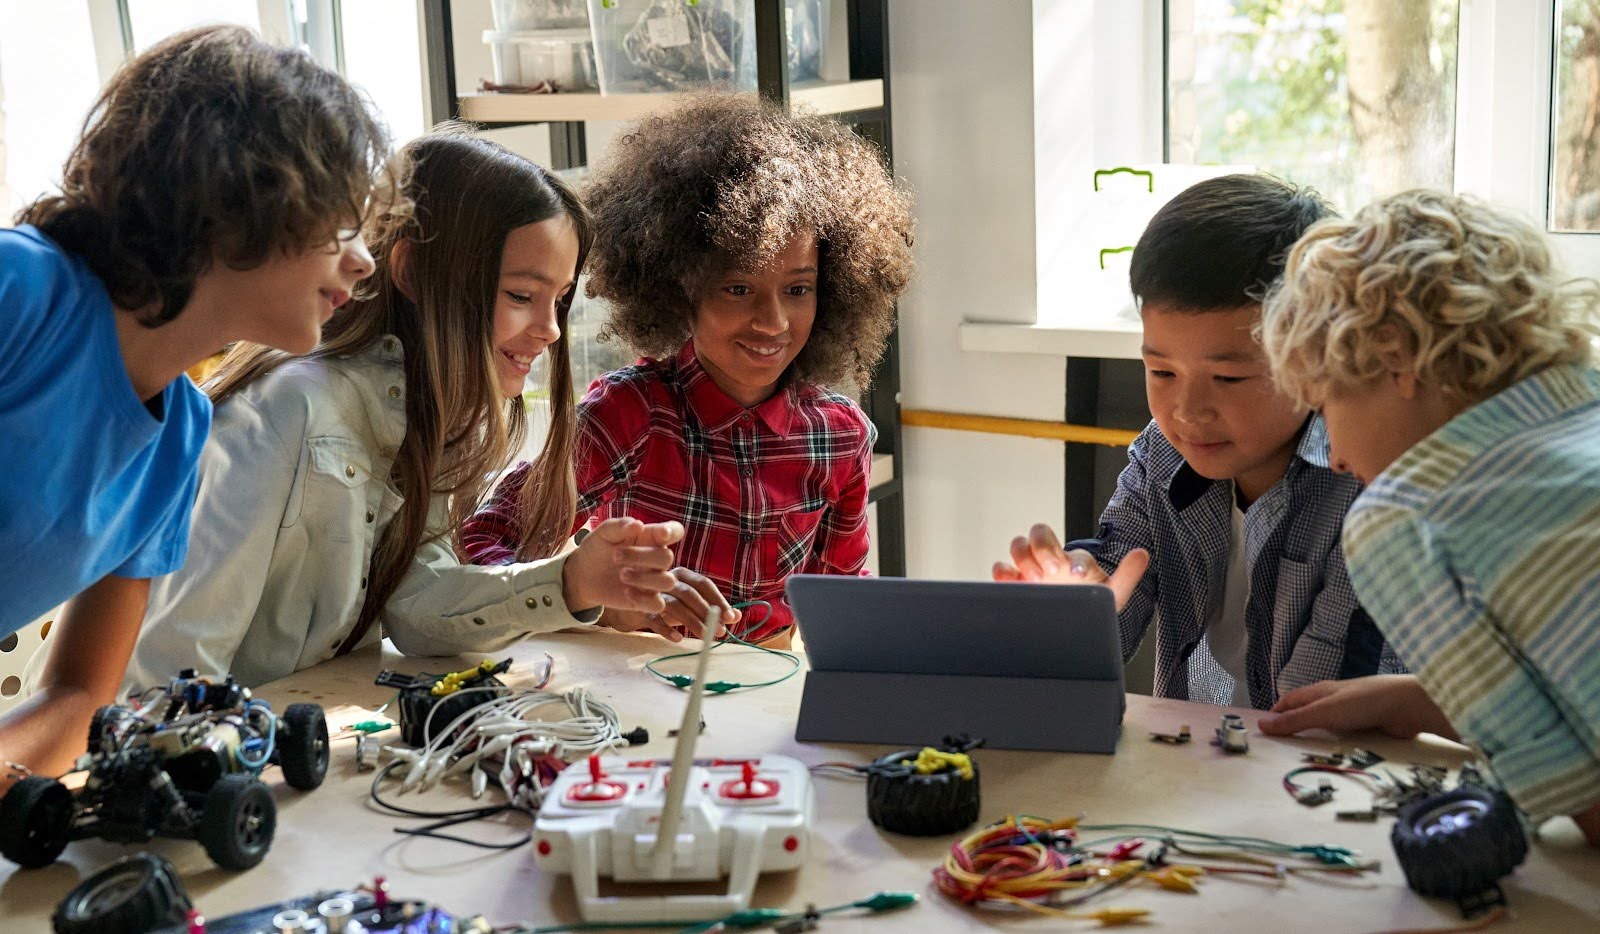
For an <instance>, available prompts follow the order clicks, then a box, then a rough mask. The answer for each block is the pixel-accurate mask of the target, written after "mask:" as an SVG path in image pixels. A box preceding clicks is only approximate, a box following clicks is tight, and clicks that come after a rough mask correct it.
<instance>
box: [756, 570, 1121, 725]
mask: <svg viewBox="0 0 1600 934" xmlns="http://www.w3.org/2000/svg"><path fill="white" fill-rule="evenodd" d="M787 590H788V595H789V603H790V605H791V606H792V607H793V609H794V613H795V619H796V622H797V624H798V625H799V628H800V633H801V636H802V638H803V639H804V641H805V648H806V654H807V656H808V658H809V661H810V670H809V671H808V672H807V674H806V684H805V689H804V694H803V695H802V699H801V704H800V716H799V720H798V722H797V724H796V729H795V738H796V739H798V740H800V741H802V742H865V743H897V744H912V745H932V744H936V743H937V742H938V741H939V740H940V739H941V738H942V737H944V736H945V735H947V734H953V733H967V734H969V735H971V736H974V737H982V738H983V739H984V740H985V742H986V743H987V745H989V746H992V747H996V748H1000V749H1041V750H1055V751H1061V752H1112V751H1113V750H1114V749H1115V748H1116V744H1117V739H1118V737H1119V736H1120V734H1121V728H1122V713H1123V707H1124V704H1125V698H1124V693H1123V691H1124V689H1123V681H1122V650H1121V642H1120V637H1119V635H1118V631H1117V615H1116V605H1115V601H1114V599H1113V597H1112V594H1111V590H1110V588H1107V587H1102V586H1065V585H1049V584H1017V583H997V582H987V581H941V580H913V579H907V578H888V577H881V578H880V577H843V576H830V575H808V574H798V575H795V576H793V577H791V578H789V582H788V587H787Z"/></svg>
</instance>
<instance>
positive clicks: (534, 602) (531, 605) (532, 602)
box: [524, 597, 539, 610]
mask: <svg viewBox="0 0 1600 934" xmlns="http://www.w3.org/2000/svg"><path fill="white" fill-rule="evenodd" d="M524 602H525V603H527V604H528V609H530V610H537V609H538V608H539V601H538V600H535V599H534V598H532V597H529V598H528V599H527V600H525V601H524Z"/></svg>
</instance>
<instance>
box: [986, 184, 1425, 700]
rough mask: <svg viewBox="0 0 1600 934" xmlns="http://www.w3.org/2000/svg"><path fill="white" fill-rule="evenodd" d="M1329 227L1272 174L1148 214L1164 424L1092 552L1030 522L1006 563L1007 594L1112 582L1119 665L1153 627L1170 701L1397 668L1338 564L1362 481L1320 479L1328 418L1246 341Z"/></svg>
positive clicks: (1139, 266) (1142, 268) (1199, 192)
mask: <svg viewBox="0 0 1600 934" xmlns="http://www.w3.org/2000/svg"><path fill="white" fill-rule="evenodd" d="M1328 213H1329V212H1328V208H1327V206H1326V205H1325V204H1324V203H1323V202H1322V201H1321V200H1320V199H1319V198H1318V197H1317V196H1316V195H1315V194H1314V193H1312V192H1310V191H1306V190H1303V189H1297V188H1294V187H1292V186H1290V185H1287V184H1285V183H1283V182H1280V181H1278V180H1276V179H1273V178H1269V177H1267V176H1263V175H1228V176H1224V177H1221V178H1214V179H1210V180H1207V181H1204V182H1201V183H1199V184H1197V185H1195V186H1193V187H1192V188H1189V189H1188V190H1186V191H1184V192H1182V193H1181V194H1179V195H1178V196H1177V197H1176V198H1174V199H1173V200H1172V201H1171V202H1170V203H1168V204H1167V205H1166V206H1165V207H1163V208H1162V209H1161V210H1160V211H1159V212H1157V213H1156V215H1155V217H1154V218H1152V219H1151V221H1150V224H1149V226H1148V227H1147V228H1146V229H1145V232H1144V234H1143V235H1142V236H1141V237H1140V238H1139V243H1138V245H1137V246H1135V247H1134V252H1133V264H1132V269H1131V272H1130V281H1131V285H1132V287H1133V294H1134V297H1135V298H1136V299H1137V300H1138V303H1139V313H1140V317H1141V318H1142V320H1143V323H1144V341H1143V348H1142V349H1143V357H1144V367H1145V391H1146V393H1147V395H1148V397H1149V403H1150V410H1151V413H1152V414H1153V415H1154V420H1153V421H1152V422H1151V423H1150V425H1149V426H1148V427H1146V428H1145V430H1144V431H1143V432H1142V433H1141V434H1140V435H1139V437H1138V439H1137V440H1135V441H1134V443H1133V444H1132V446H1131V447H1130V448H1129V449H1128V466H1127V468H1126V469H1124V470H1123V472H1122V474H1121V476H1120V477H1118V479H1117V490H1116V492H1115V493H1114V494H1113V495H1112V497H1111V501H1110V503H1109V504H1107V506H1106V509H1105V512H1104V513H1103V514H1102V515H1101V521H1100V531H1099V534H1098V535H1097V536H1096V537H1095V538H1093V539H1090V540H1086V541H1082V542H1074V543H1071V544H1070V545H1069V546H1068V547H1066V548H1064V547H1063V546H1062V545H1061V543H1060V542H1059V540H1058V539H1057V538H1056V535H1055V533H1054V532H1053V531H1051V529H1050V527H1049V526H1047V525H1036V526H1034V527H1033V529H1032V530H1031V532H1030V534H1029V535H1028V536H1027V537H1026V538H1023V537H1018V538H1017V539H1015V540H1014V541H1013V542H1012V544H1011V561H1010V562H1001V563H998V564H996V565H995V571H994V574H995V578H996V579H998V580H1026V581H1044V582H1056V583H1068V584H1076V583H1096V582H1105V583H1109V584H1110V586H1111V587H1112V589H1113V590H1114V591H1115V592H1116V597H1117V608H1118V622H1119V625H1120V627H1121V632H1122V651H1123V657H1124V659H1127V658H1131V657H1132V656H1133V654H1134V652H1135V651H1136V650H1137V649H1138V647H1139V644H1140V643H1141V642H1142V641H1143V640H1144V638H1145V637H1146V635H1147V633H1148V631H1149V629H1150V626H1151V623H1152V622H1155V623H1156V684H1155V688H1156V693H1157V694H1158V695H1160V696H1163V697H1177V698H1184V699H1189V700H1198V701H1205V702H1208V703H1214V704H1223V705H1228V706H1234V707H1256V708H1260V709H1266V708H1269V707H1271V706H1272V705H1273V704H1274V703H1275V702H1276V701H1277V699H1278V697H1279V696H1280V695H1282V694H1283V693H1285V692H1287V691H1292V690H1294V689H1295V688H1298V687H1301V686H1303V685H1307V684H1312V683H1315V682H1318V681H1322V680H1324V679H1328V678H1349V677H1354V676H1357V675H1368V674H1375V673H1378V672H1387V671H1399V670H1402V669H1401V665H1400V661H1399V659H1398V658H1397V657H1396V656H1395V655H1394V653H1393V652H1392V651H1390V650H1389V648H1388V646H1387V645H1385V644H1384V641H1383V638H1382V636H1381V635H1379V633H1378V631H1377V629H1376V628H1375V627H1374V626H1373V624H1372V620H1371V619H1370V618H1368V616H1367V614H1366V613H1365V612H1364V611H1363V610H1362V608H1361V605H1360V603H1359V602H1358V601H1357V600H1356V596H1355V593H1354V592H1353V591H1352V590H1351V588H1350V581H1349V577H1348V576H1347V575H1346V573H1345V568H1344V558H1343V555H1342V554H1341V553H1340V551H1339V533H1340V529H1341V527H1342V524H1343V519H1344V512H1345V509H1346V508H1347V507H1348V506H1349V504H1350V502H1351V501H1352V500H1354V499H1355V497H1356V494H1357V493H1358V492H1359V490H1360V487H1359V484H1358V483H1357V482H1356V481H1355V479H1354V478H1351V477H1345V476H1339V475H1337V474H1335V473H1334V472H1333V471H1332V470H1330V469H1329V467H1328V441H1327V435H1326V432H1325V431H1324V428H1323V425H1322V421H1321V419H1319V418H1317V417H1316V416H1315V415H1314V414H1313V413H1312V411H1311V409H1310V408H1309V407H1308V406H1306V405H1304V404H1303V403H1300V402H1297V401H1295V400H1293V399H1291V398H1289V397H1288V396H1285V395H1283V394H1282V393H1280V392H1278V390H1277V389H1276V388H1275V387H1274V386H1273V384H1272V380H1271V376H1270V373H1269V371H1268V369H1267V364H1266V358H1265V357H1264V356H1263V354H1262V352H1261V347H1260V345H1259V344H1258V343H1257V342H1256V339H1255V337H1254V329H1255V327H1256V324H1257V321H1258V320H1259V318H1260V313H1261V298H1262V296H1263V295H1264V294H1265V293H1266V291H1267V289H1268V287H1269V286H1271V285H1272V283H1273V282H1275V281H1276V280H1277V279H1278V276H1279V275H1280V273H1281V272H1282V269H1283V257H1284V255H1285V254H1286V253H1287V252H1288V250H1289V247H1290V246H1291V245H1292V244H1293V243H1294V242H1295V240H1296V239H1298V238H1299V236H1300V234H1301V233H1302V232H1304V231H1305V229H1306V228H1307V227H1309V226H1311V225H1312V224H1313V223H1315V222H1316V221H1317V220H1319V219H1321V218H1322V217H1324V216H1326V215H1327V214H1328ZM1069 549H1070V550H1069Z"/></svg>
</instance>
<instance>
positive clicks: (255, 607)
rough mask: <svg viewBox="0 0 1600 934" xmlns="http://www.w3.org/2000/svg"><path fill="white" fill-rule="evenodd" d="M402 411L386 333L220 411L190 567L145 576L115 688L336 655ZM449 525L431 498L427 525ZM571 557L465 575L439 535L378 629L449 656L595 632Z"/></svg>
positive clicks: (387, 491) (247, 672) (271, 379)
mask: <svg viewBox="0 0 1600 934" xmlns="http://www.w3.org/2000/svg"><path fill="white" fill-rule="evenodd" d="M405 413H406V409H405V379H404V370H403V366H402V350H401V347H400V342H399V341H398V340H397V339H396V338H394V337H392V336H391V337H385V338H384V339H383V340H382V341H380V342H379V344H378V345H377V346H375V347H374V348H372V349H371V350H369V351H366V352H363V353H361V354H356V355H352V356H349V357H340V358H326V359H320V360H304V359H303V360H295V361H291V362H289V363H286V364H284V365H283V366H280V367H279V368H278V369H276V370H274V371H273V372H272V373H270V374H268V375H267V376H265V377H263V378H261V379H259V380H257V381H255V382H254V383H252V384H251V385H249V386H248V387H246V388H245V389H243V390H241V391H240V392H239V393H237V394H236V395H234V396H231V397H230V398H228V399H227V400H225V401H224V402H223V403H222V404H221V405H219V406H217V408H216V414H215V418H214V420H213V422H212V428H211V437H210V439H209V440H208V441H207V442H206V446H205V451H204V453H203V455H202V456H201V464H200V492H199V498H198V500H197V502H196V503H195V509H194V518H193V520H192V524H191V527H190V536H191V537H190V544H189V557H188V560H187V561H186V562H185V564H184V566H183V568H182V570H180V571H178V572H177V573H175V574H171V575H169V576H167V577H163V578H158V579H157V580H155V581H154V582H153V584H152V588H151V592H150V609H149V612H148V613H147V614H146V617H145V623H144V628H143V630H142V631H141V633H140V636H139V642H138V646H137V647H136V648H135V650H134V653H133V659H132V661H131V662H130V664H129V667H128V674H127V678H126V681H125V684H124V687H125V688H127V689H129V690H133V689H139V688H145V687H150V686H153V685H158V684H165V683H166V682H167V680H168V679H170V678H171V677H173V675H175V674H176V673H177V672H178V670H179V669H182V668H188V667H192V668H196V669H198V670H199V671H200V672H201V673H202V674H221V673H223V672H228V671H232V672H233V674H234V675H235V676H236V677H237V678H238V679H239V681H240V682H241V683H243V684H246V685H250V686H254V685H258V684H261V683H263V682H266V681H271V680H273V679H275V678H281V677H283V676H284V675H287V674H289V673H291V672H293V671H297V670H299V669H301V668H307V667H309V666H311V665H315V664H317V663H318V662H322V661H326V660H327V659H330V658H332V657H333V656H334V650H335V648H336V647H337V646H338V645H339V644H340V643H341V642H342V641H343V640H344V639H345V637H346V636H348V635H349V634H350V632H351V631H352V630H353V629H354V627H355V622H356V617H357V615H358V614H359V612H360V609H361V602H362V599H363V597H364V596H365V593H366V590H365V588H366V583H367V580H366V574H367V569H368V566H369V565H370V563H371V560H372V550H373V547H374V544H375V543H376V541H377V539H378V536H379V534H380V533H381V532H382V530H383V529H384V527H385V526H386V525H387V524H388V523H389V521H390V520H391V519H393V518H394V516H395V514H396V512H397V511H398V510H399V508H400V504H401V496H400V494H399V492H398V491H397V490H396V489H395V487H394V485H393V484H392V483H391V482H390V480H389V475H390V470H391V468H392V466H393V463H394V457H395V452H396V451H397V450H398V449H399V447H400V441H401V439H402V438H403V437H404V435H405V418H406V414H405ZM448 516H449V508H448V502H447V498H446V497H444V496H435V497H434V498H433V502H432V503H431V504H430V508H429V526H430V529H432V530H435V531H437V530H439V529H440V528H441V527H442V526H444V525H445V524H446V523H447V522H448ZM565 561H566V557H565V556H564V555H563V556H558V557H555V558H551V559H548V560H545V561H536V562H530V563H526V564H511V565H504V566H500V567H480V566H476V565H470V564H468V565H464V564H462V563H461V562H460V561H458V560H457V558H456V555H455V553H454V552H453V551H452V549H451V547H450V541H449V536H448V535H445V536H443V537H440V538H436V539H434V540H432V541H429V542H427V543H426V544H424V545H423V546H422V547H421V548H420V549H419V550H418V551H417V554H416V557H415V559H414V561H413V562H412V566H411V570H410V571H409V572H408V573H407V574H406V576H405V578H404V579H403V580H402V581H401V583H400V586H399V588H398V589H397V590H396V591H395V593H394V595H393V596H392V597H391V598H390V599H389V603H388V605H387V606H386V607H384V610H383V613H382V616H381V618H380V621H381V624H382V634H383V635H385V636H387V637H389V638H390V639H391V640H393V642H394V645H395V647H396V648H398V649H399V650H400V651H402V652H404V653H406V654H407V655H455V654H459V653H462V652H493V651H496V650H498V649H500V648H502V647H504V646H505V645H507V644H509V643H511V642H512V641H514V640H516V639H518V638H520V637H522V636H524V635H527V634H528V633H533V632H548V631H552V630H556V629H563V628H567V627H572V626H581V625H584V624H587V623H592V622H594V620H596V619H598V618H599V611H598V610H590V611H585V612H584V613H583V614H582V617H581V618H580V617H576V616H574V615H573V614H572V613H571V612H570V611H569V610H568V608H567V605H566V600H565V599H564V597H563V595H562V589H561V571H562V567H563V566H564V563H565ZM378 629H379V627H377V626H374V627H373V628H372V630H371V631H369V632H368V633H367V635H366V637H365V638H364V639H363V644H365V643H367V642H371V641H374V640H376V639H377V638H378V636H379V631H378Z"/></svg>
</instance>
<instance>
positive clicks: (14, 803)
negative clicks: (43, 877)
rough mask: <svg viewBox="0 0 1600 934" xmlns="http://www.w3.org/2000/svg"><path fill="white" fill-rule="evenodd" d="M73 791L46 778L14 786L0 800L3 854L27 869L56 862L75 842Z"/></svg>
mask: <svg viewBox="0 0 1600 934" xmlns="http://www.w3.org/2000/svg"><path fill="white" fill-rule="evenodd" d="M73 809H74V803H73V800H72V792H70V791H68V790H67V786H65V785H63V784H61V783H60V782H58V781H56V780H55V779H53V778H45V777H44V776H43V775H30V776H28V777H27V778H24V779H23V780H21V781H19V782H17V783H16V784H15V785H12V786H11V790H10V791H8V792H6V796H5V799H4V800H0V854H4V855H5V858H6V859H9V860H11V861H12V862H13V863H16V864H17V865H18V866H21V867H23V868H24V869H37V868H39V867H40V866H48V865H50V864H51V863H53V862H55V861H56V857H57V856H60V855H61V851H62V850H64V849H66V848H67V842H68V841H69V840H71V839H72V812H73Z"/></svg>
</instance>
